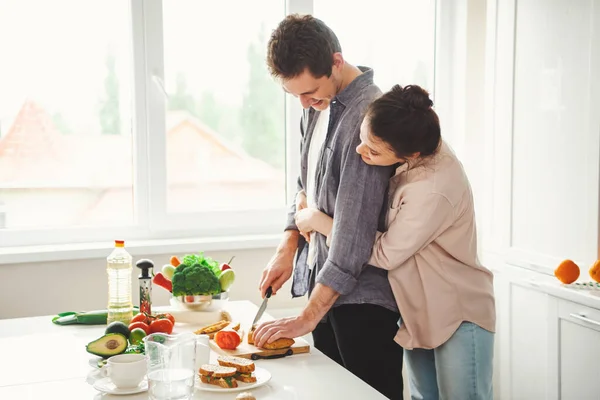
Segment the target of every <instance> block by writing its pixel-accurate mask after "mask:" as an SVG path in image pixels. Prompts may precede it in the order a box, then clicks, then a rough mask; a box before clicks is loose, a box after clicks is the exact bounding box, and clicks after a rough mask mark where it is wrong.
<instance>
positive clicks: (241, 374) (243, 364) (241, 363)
mask: <svg viewBox="0 0 600 400" xmlns="http://www.w3.org/2000/svg"><path fill="white" fill-rule="evenodd" d="M217 362H218V363H219V365H220V366H222V367H232V368H235V369H236V371H237V372H236V374H235V379H237V380H238V381H240V382H244V383H254V382H256V376H254V374H253V372H254V369H255V366H254V361H252V360H248V359H246V358H240V357H232V356H219V358H217Z"/></svg>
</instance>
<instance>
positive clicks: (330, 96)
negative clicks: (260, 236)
mask: <svg viewBox="0 0 600 400" xmlns="http://www.w3.org/2000/svg"><path fill="white" fill-rule="evenodd" d="M341 51H342V50H341V46H340V44H339V42H338V39H337V37H336V35H335V34H334V33H333V31H331V29H329V27H327V26H326V25H325V24H324V23H323V22H322V21H320V20H318V19H316V18H314V17H312V16H310V15H306V16H299V15H291V16H288V17H287V18H285V19H284V20H283V21H282V22H281V23H280V24H279V26H278V27H277V28H276V29H275V30H274V31H273V33H272V35H271V38H270V40H269V44H268V55H267V63H268V66H269V69H270V72H271V74H272V75H273V76H274V77H275V78H277V79H278V80H280V82H281V84H282V85H283V88H284V90H285V91H286V92H288V93H291V94H292V95H294V96H296V97H298V98H299V99H300V102H301V103H302V106H303V108H304V109H305V110H304V113H303V116H302V123H301V133H302V142H301V153H302V157H301V163H302V165H301V176H300V177H299V179H298V190H299V193H300V196H299V197H298V198H303V195H304V194H305V195H306V199H307V201H308V203H309V204H311V205H312V206H315V207H317V208H318V209H320V210H321V211H323V212H325V213H326V214H328V215H330V216H334V215H335V223H334V227H333V231H332V232H333V234H332V241H331V243H330V244H329V245H330V246H329V248H328V246H327V243H326V238H325V237H324V236H322V235H320V234H315V233H310V234H307V233H302V235H301V233H300V232H298V228H297V227H296V224H295V222H294V218H295V214H296V212H297V211H298V210H299V209H301V208H303V207H306V204H294V205H293V207H292V210H291V211H290V213H289V215H288V225H287V227H286V230H285V234H284V237H283V240H282V242H281V244H280V246H279V247H278V249H277V252H276V254H275V255H274V257H273V258H272V259H271V261H270V263H269V265H268V266H267V268H265V270H264V271H263V276H262V280H261V283H260V290H261V292H262V295H263V296H264V295H265V292H266V290H267V288H268V287H269V286H271V287H272V289H273V293H277V291H278V290H279V289H280V288H281V286H282V285H283V284H284V283H285V281H287V280H288V279H289V278H290V277H291V275H292V271H293V272H294V281H293V285H292V286H293V287H292V295H293V296H294V297H298V296H303V295H304V294H306V292H307V291H308V292H309V301H308V304H307V306H306V307H305V308H304V310H303V311H302V313H301V314H300V315H299V316H297V317H293V318H285V319H281V320H277V321H271V322H267V323H264V324H262V325H261V326H259V327H258V328H257V330H256V333H255V336H254V337H255V342H256V343H257V344H258V345H259V346H262V345H263V344H264V343H266V342H272V341H274V340H276V339H278V338H280V337H292V338H293V337H298V336H302V335H304V334H307V333H308V332H311V331H312V332H313V338H314V343H315V347H316V348H317V349H319V350H321V351H322V352H323V353H325V354H326V355H327V356H329V357H330V358H332V359H333V360H335V361H337V362H338V363H340V364H341V365H343V366H345V367H346V368H347V369H348V370H350V371H351V372H352V373H354V374H355V375H357V376H358V377H360V378H361V379H363V380H364V381H366V382H367V383H369V384H370V385H371V386H373V387H374V388H376V389H377V390H379V391H380V392H381V393H382V394H384V395H385V396H387V397H388V398H392V399H401V398H402V348H401V347H400V346H398V345H397V344H396V343H395V342H394V340H393V338H394V336H395V335H396V332H397V330H398V325H397V323H398V320H399V317H400V315H399V313H398V310H397V306H396V302H395V300H394V297H393V294H392V291H391V288H390V285H389V283H388V279H387V272H386V271H383V270H381V269H377V268H375V267H371V266H368V265H366V263H367V261H368V260H369V257H370V255H371V249H372V246H373V243H374V240H375V235H376V232H377V228H378V223H379V222H383V219H382V218H381V217H382V215H383V216H384V215H385V209H386V206H385V199H386V197H387V185H388V180H389V178H390V177H391V176H392V174H393V170H392V168H388V167H373V166H369V165H367V164H365V163H364V162H362V160H361V158H360V156H359V155H358V154H357V153H356V147H357V146H358V144H359V143H360V138H359V128H360V125H361V122H362V117H363V113H364V111H365V110H366V107H367V105H368V104H369V103H370V102H371V101H372V100H373V99H375V98H376V97H378V96H380V95H381V91H380V90H379V88H378V87H377V86H375V85H374V84H373V71H372V70H371V69H369V68H364V67H361V68H358V67H355V66H353V65H351V64H349V63H347V62H345V60H344V58H343V56H342V53H341ZM296 203H298V201H296ZM382 210H383V211H384V212H383V213H382ZM382 226H383V225H382ZM308 235H310V236H308ZM305 237H306V238H307V239H308V242H309V243H307V241H306V240H305ZM297 250H298V252H297ZM296 252H297V253H298V258H297V260H296V268H295V269H294V268H293V261H294V255H295V254H296Z"/></svg>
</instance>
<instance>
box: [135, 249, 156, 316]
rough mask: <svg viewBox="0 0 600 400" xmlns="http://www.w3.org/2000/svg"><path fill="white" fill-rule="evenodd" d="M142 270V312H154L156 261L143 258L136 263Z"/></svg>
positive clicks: (140, 279) (140, 282)
mask: <svg viewBox="0 0 600 400" xmlns="http://www.w3.org/2000/svg"><path fill="white" fill-rule="evenodd" d="M135 266H136V267H138V268H139V269H140V270H141V272H140V276H139V277H138V280H139V285H140V313H146V314H148V315H151V314H152V275H151V273H153V268H154V263H153V262H152V261H151V260H147V259H142V260H139V261H138V262H136V263H135Z"/></svg>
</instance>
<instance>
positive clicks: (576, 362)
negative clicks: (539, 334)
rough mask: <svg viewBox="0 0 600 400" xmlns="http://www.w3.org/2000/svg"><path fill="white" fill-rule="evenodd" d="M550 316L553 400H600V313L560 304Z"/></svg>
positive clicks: (569, 303)
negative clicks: (551, 323)
mask: <svg viewBox="0 0 600 400" xmlns="http://www.w3.org/2000/svg"><path fill="white" fill-rule="evenodd" d="M557 305H558V307H557V308H556V309H555V311H554V312H550V320H551V321H552V322H553V323H554V326H550V329H549V331H548V332H549V339H550V341H549V345H550V348H553V349H554V348H555V349H556V351H552V352H550V353H549V354H550V357H551V358H550V359H549V360H548V361H549V366H550V370H551V372H552V374H551V376H550V377H549V380H548V382H549V384H550V385H549V387H548V388H549V394H550V395H551V397H550V398H553V399H560V400H598V399H600V310H597V309H593V308H590V307H586V306H581V305H579V304H576V303H573V302H571V301H567V300H560V299H558V300H557Z"/></svg>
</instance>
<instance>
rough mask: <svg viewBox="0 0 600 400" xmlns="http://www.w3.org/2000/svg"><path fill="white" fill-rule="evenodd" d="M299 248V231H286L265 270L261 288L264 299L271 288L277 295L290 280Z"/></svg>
mask: <svg viewBox="0 0 600 400" xmlns="http://www.w3.org/2000/svg"><path fill="white" fill-rule="evenodd" d="M297 248H298V231H286V232H285V236H284V238H283V240H282V242H281V244H280V245H279V248H278V249H277V252H276V253H275V255H274V256H273V258H271V261H269V264H268V265H267V267H266V268H265V269H264V270H263V273H262V277H261V280H260V286H259V290H260V293H261V296H262V297H263V298H264V297H265V292H266V291H267V288H268V287H269V286H271V287H272V288H273V294H276V293H277V291H278V290H279V289H281V287H282V286H283V284H284V283H285V282H286V281H287V280H288V279H290V277H291V276H292V271H293V270H294V254H296V250H297Z"/></svg>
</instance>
